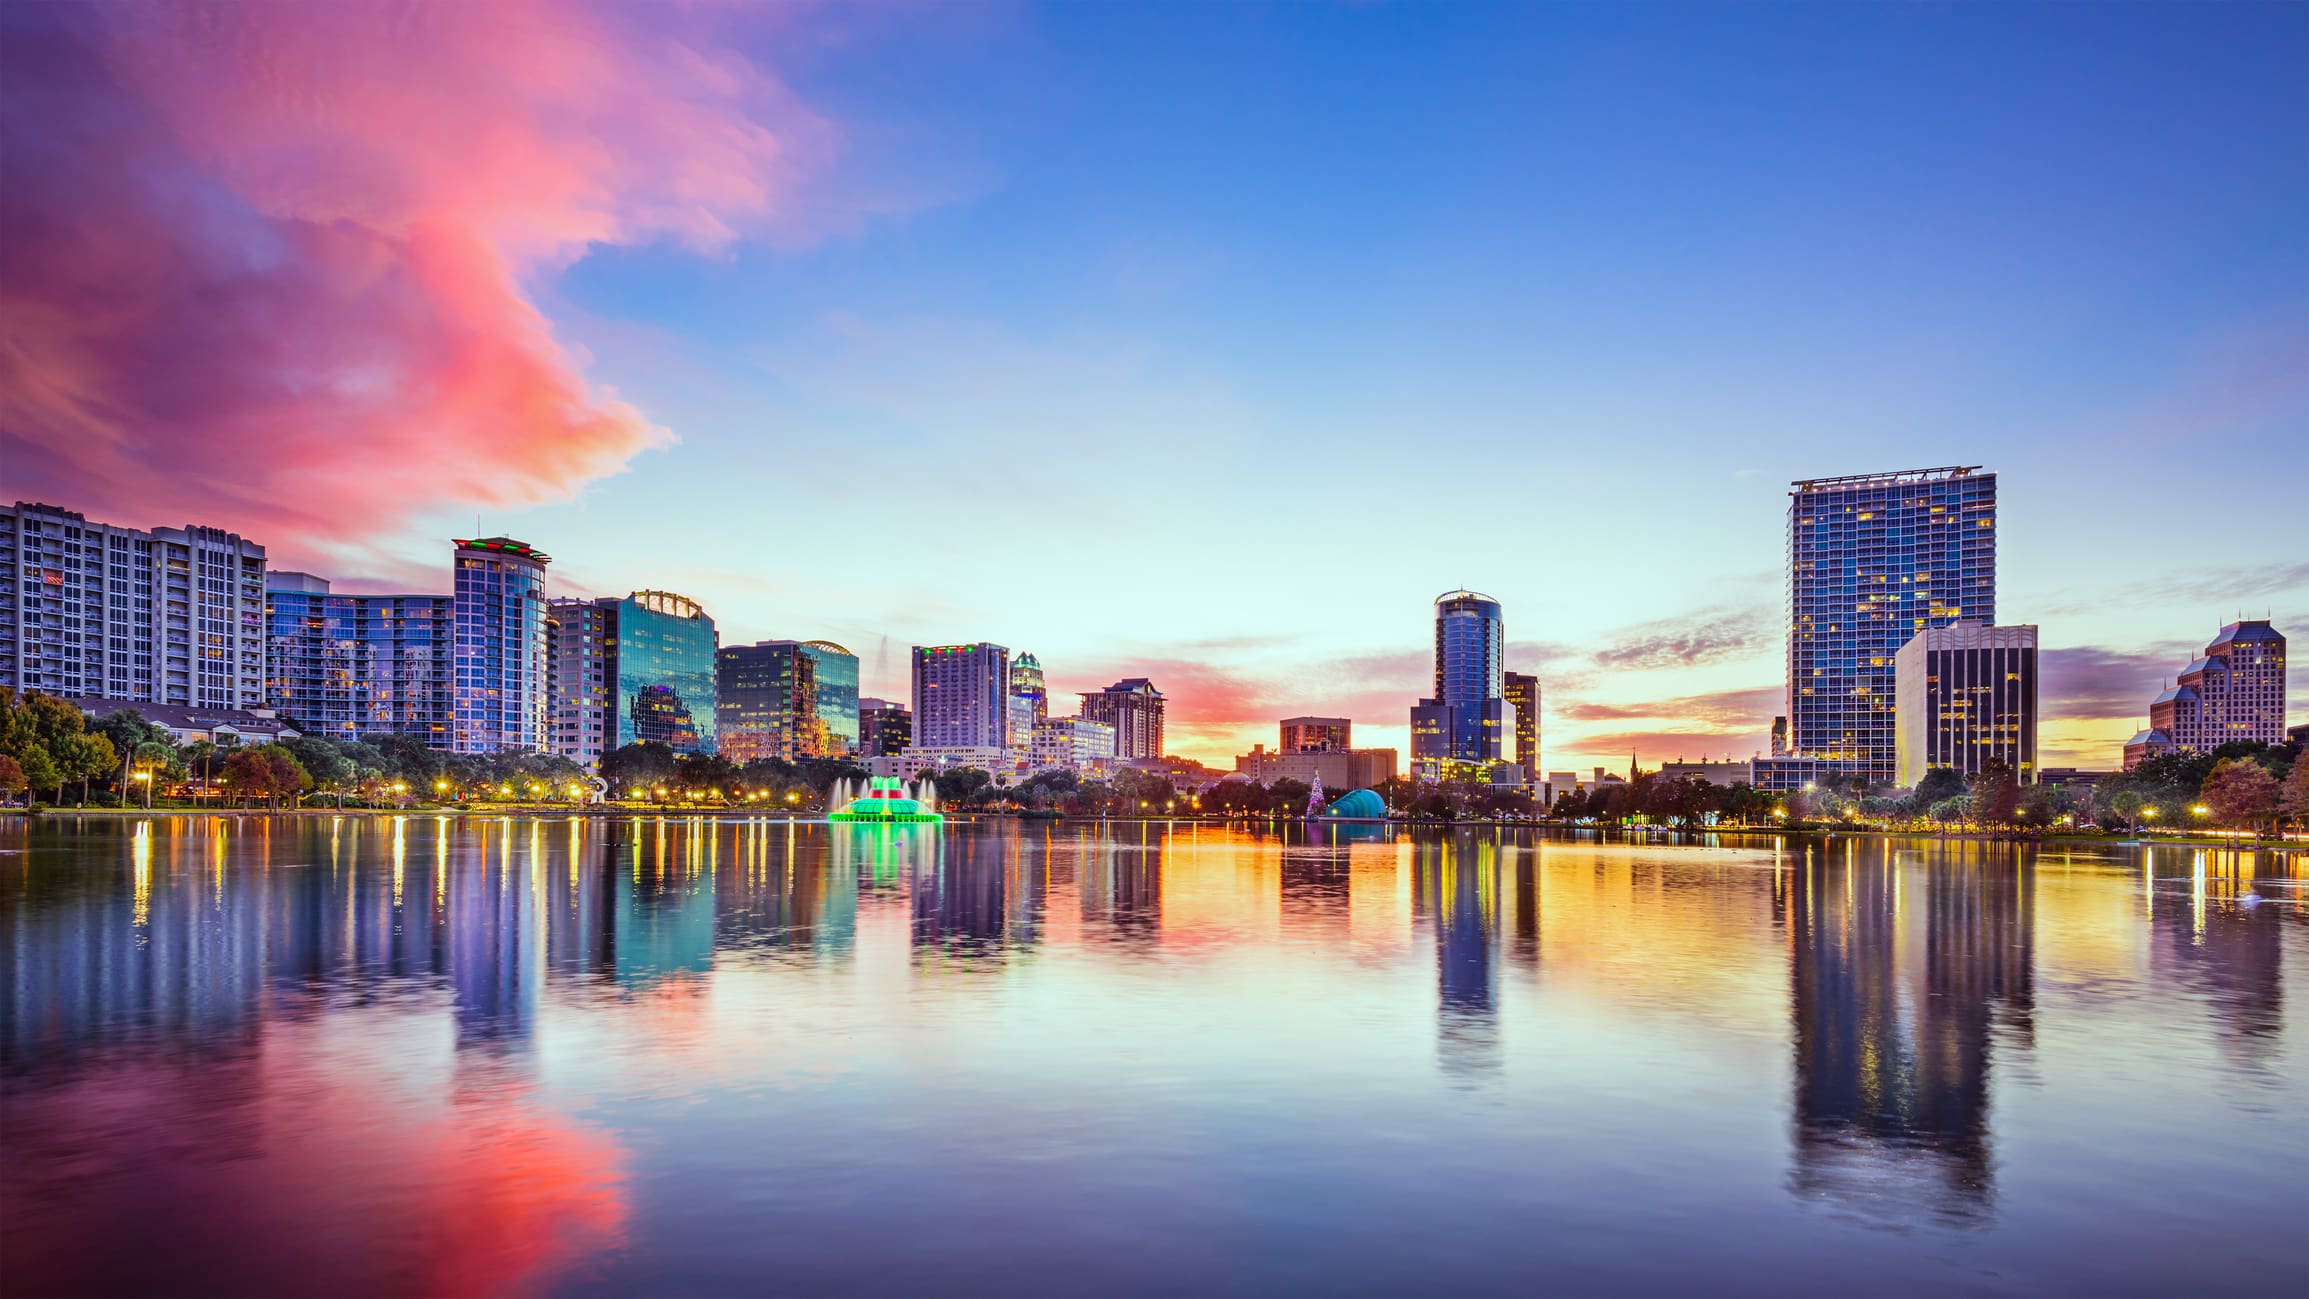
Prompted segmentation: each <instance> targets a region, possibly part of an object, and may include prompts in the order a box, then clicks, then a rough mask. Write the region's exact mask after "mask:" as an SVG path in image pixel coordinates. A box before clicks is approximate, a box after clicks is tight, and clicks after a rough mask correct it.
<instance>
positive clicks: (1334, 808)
mask: <svg viewBox="0 0 2309 1299" xmlns="http://www.w3.org/2000/svg"><path fill="white" fill-rule="evenodd" d="M1323 815H1324V816H1326V817H1330V818H1332V819H1334V820H1340V821H1384V820H1386V819H1387V802H1386V800H1385V799H1382V798H1380V797H1379V796H1378V795H1377V794H1375V793H1373V792H1372V791H1370V790H1368V789H1358V790H1356V791H1355V792H1354V793H1352V794H1347V795H1345V796H1343V797H1341V798H1340V799H1339V801H1338V802H1336V803H1333V804H1331V806H1329V807H1326V808H1324V809H1323Z"/></svg>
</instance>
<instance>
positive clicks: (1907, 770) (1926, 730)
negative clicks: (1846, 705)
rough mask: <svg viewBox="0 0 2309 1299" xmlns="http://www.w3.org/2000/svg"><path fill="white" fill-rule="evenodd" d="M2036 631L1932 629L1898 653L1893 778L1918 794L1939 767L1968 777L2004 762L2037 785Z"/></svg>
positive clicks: (1964, 626) (1963, 625)
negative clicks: (1984, 768)
mask: <svg viewBox="0 0 2309 1299" xmlns="http://www.w3.org/2000/svg"><path fill="white" fill-rule="evenodd" d="M2036 640H2037V637H2036V628H2035V627H2033V626H2013V627H1991V626H1989V625H1988V624H1986V623H1977V622H1969V621H1968V622H1959V623H1951V624H1950V625H1948V626H1946V627H1927V628H1925V629H1924V630H1923V631H1920V632H1918V633H1916V635H1915V636H1914V637H1912V638H1910V640H1909V642H1908V643H1907V644H1906V645H1903V646H1901V647H1900V652H1899V653H1898V654H1896V655H1894V656H1893V669H1894V686H1893V693H1894V698H1895V701H1896V703H1895V707H1894V710H1893V717H1894V725H1895V736H1896V744H1895V753H1896V755H1897V756H1896V761H1895V764H1894V770H1893V776H1892V781H1893V783H1894V784H1896V785H1900V786H1902V787H1904V788H1909V789H1913V788H1915V787H1916V786H1917V784H1919V783H1920V782H1921V781H1923V779H1924V775H1925V773H1926V772H1928V771H1930V770H1931V769H1933V768H1934V767H1946V768H1948V769H1950V770H1952V771H1955V772H1957V773H1959V774H1961V775H1964V776H1972V775H1975V774H1977V773H1978V772H1979V771H1980V770H1981V769H1982V768H1983V767H1984V766H1986V765H1987V764H1988V763H1990V762H1992V761H1994V762H2001V763H2003V764H2004V765H2005V766H2006V767H2007V768H2008V769H2010V770H2011V771H2012V772H2013V773H2014V774H2015V775H2017V776H2019V777H2020V780H2021V783H2022V784H2034V783H2035V782H2036V725H2037V716H2036V697H2037V652H2036V651H2037V646H2036Z"/></svg>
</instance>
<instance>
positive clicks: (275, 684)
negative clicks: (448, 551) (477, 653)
mask: <svg viewBox="0 0 2309 1299" xmlns="http://www.w3.org/2000/svg"><path fill="white" fill-rule="evenodd" d="M454 605H455V602H454V601H452V600H451V599H450V598H449V597H448V596H445V595H339V594H337V593H335V592H332V591H331V590H330V589H329V583H328V581H327V579H325V578H319V577H315V576H313V575H312V574H310V573H290V572H278V573H272V574H270V575H269V576H268V577H267V578H266V581H265V626H266V635H265V703H266V707H268V708H269V709H271V710H272V711H273V712H274V713H276V714H278V715H280V716H282V717H286V718H289V719H291V720H292V721H293V722H294V723H295V725H296V726H297V728H298V729H299V730H300V731H302V732H303V733H304V734H307V735H319V736H325V737H327V738H329V739H332V740H353V739H358V738H359V737H361V736H364V735H412V736H415V737H417V738H418V739H420V740H423V741H424V742H425V744H426V746H427V747H429V748H435V749H446V748H448V747H449V746H450V742H451V739H452V731H453V727H454V724H455V718H456V631H457V619H456V610H455V607H454Z"/></svg>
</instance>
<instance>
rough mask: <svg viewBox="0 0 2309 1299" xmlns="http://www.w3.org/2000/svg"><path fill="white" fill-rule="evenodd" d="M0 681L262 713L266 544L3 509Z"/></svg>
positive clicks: (191, 528) (23, 504)
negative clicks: (264, 545) (253, 710)
mask: <svg viewBox="0 0 2309 1299" xmlns="http://www.w3.org/2000/svg"><path fill="white" fill-rule="evenodd" d="M0 686H5V687H8V688H10V689H14V690H20V691H21V690H38V691H40V692H42V693H44V694H50V695H56V696H59V697H62V698H67V699H70V698H80V697H97V698H104V699H123V700H133V701H137V702H140V703H160V704H178V705H183V706H187V707H198V708H261V707H263V705H264V699H265V548H264V547H263V546H260V545H257V544H256V543H255V542H252V541H248V540H245V539H243V538H242V537H241V536H240V535H239V534H237V533H232V532H226V531H225V530H223V529H222V528H205V527H200V526H197V525H187V526H185V527H182V528H154V529H152V530H150V531H145V530H142V529H137V528H123V527H116V526H114V525H112V524H107V523H90V522H89V521H88V520H87V518H86V517H85V516H83V515H81V514H78V513H75V512H73V511H71V510H62V509H58V508H56V507H55V506H53V505H41V504H37V503H34V502H28V501H18V502H16V503H15V504H14V505H13V506H9V507H0Z"/></svg>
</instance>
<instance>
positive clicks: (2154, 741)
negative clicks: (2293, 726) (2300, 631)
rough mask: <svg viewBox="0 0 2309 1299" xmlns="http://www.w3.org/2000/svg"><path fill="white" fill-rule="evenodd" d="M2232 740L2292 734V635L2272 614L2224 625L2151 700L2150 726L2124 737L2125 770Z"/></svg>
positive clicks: (2280, 739) (2269, 740)
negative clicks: (2288, 670)
mask: <svg viewBox="0 0 2309 1299" xmlns="http://www.w3.org/2000/svg"><path fill="white" fill-rule="evenodd" d="M2232 740H2251V741H2254V742H2257V743H2261V744H2283V743H2284V742H2285V636H2284V634H2283V633H2282V632H2279V631H2278V630H2277V629H2276V628H2275V627H2272V626H2270V625H2269V623H2268V621H2267V620H2265V619H2260V620H2254V621H2250V622H2247V621H2238V622H2233V623H2230V624H2229V625H2228V626H2226V627H2223V628H2221V630H2220V634H2218V635H2216V636H2215V637H2214V638H2213V643H2212V644H2210V645H2207V646H2206V647H2205V652H2204V654H2203V655H2202V656H2201V657H2199V658H2197V659H2196V660H2195V661H2193V662H2191V663H2190V664H2189V665H2188V666H2187V667H2184V668H2182V669H2181V672H2180V675H2179V676H2177V677H2175V678H2174V679H2173V684H2172V685H2170V686H2167V687H2166V688H2165V691H2164V693H2162V694H2160V695H2158V696H2157V697H2156V699H2154V700H2153V701H2151V702H2150V704H2149V726H2148V729H2147V730H2144V731H2142V732H2140V733H2139V734H2137V735H2135V736H2133V738H2132V739H2130V740H2127V741H2126V742H2125V770H2127V771H2130V770H2132V769H2133V768H2135V767H2137V766H2139V765H2141V763H2143V762H2145V761H2147V760H2148V759H2150V758H2156V757H2162V756H2164V755H2165V754H2168V753H2211V752H2212V751H2213V750H2215V749H2217V748H2220V747H2221V746H2222V745H2224V744H2227V743H2229V742H2230V741H2232Z"/></svg>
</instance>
